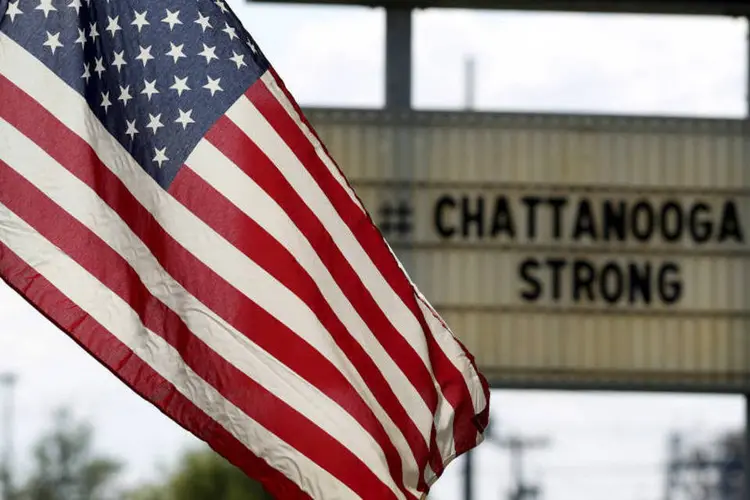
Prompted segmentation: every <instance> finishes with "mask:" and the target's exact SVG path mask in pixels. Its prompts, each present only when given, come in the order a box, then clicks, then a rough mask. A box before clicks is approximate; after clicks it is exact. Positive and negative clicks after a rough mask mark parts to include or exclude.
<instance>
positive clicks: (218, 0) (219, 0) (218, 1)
mask: <svg viewBox="0 0 750 500" xmlns="http://www.w3.org/2000/svg"><path fill="white" fill-rule="evenodd" d="M216 5H217V6H218V7H219V8H220V9H221V11H222V12H225V13H226V11H227V4H225V3H224V2H223V1H222V0H216Z"/></svg>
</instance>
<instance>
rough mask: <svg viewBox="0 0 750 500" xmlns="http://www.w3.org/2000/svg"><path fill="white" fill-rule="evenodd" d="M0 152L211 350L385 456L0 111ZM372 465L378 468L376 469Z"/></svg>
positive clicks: (371, 458) (377, 457)
mask: <svg viewBox="0 0 750 500" xmlns="http://www.w3.org/2000/svg"><path fill="white" fill-rule="evenodd" d="M0 159H2V160H3V161H5V162H6V163H7V164H8V165H10V167H11V168H13V169H14V170H15V171H16V172H18V173H19V174H20V175H22V176H23V177H24V178H25V179H26V180H28V181H29V182H30V183H32V184H33V185H34V186H36V187H37V188H38V189H39V190H41V191H42V192H44V193H45V195H46V196H48V197H49V198H50V199H51V200H52V201H54V202H55V203H56V204H57V205H58V206H60V207H62V208H63V209H64V210H65V211H66V212H68V213H70V214H71V215H72V216H73V217H74V218H75V219H76V220H78V221H79V222H80V223H81V224H83V225H84V226H86V227H88V228H89V229H91V230H92V231H93V232H94V233H95V234H96V235H97V236H99V237H100V238H102V240H104V241H105V242H106V243H107V244H108V245H109V246H110V247H112V249H113V250H115V251H116V252H117V253H118V254H119V255H120V256H122V257H123V258H124V259H125V260H127V261H128V263H129V264H130V265H131V266H132V267H133V269H134V270H135V271H136V272H137V273H138V276H139V277H140V278H141V280H142V281H143V283H144V285H145V286H146V287H147V288H148V290H149V292H150V293H152V294H153V295H154V296H155V297H157V298H158V299H159V300H161V301H162V302H163V303H164V304H165V305H166V306H167V307H169V308H170V309H172V310H173V311H174V312H175V313H177V314H178V315H179V316H180V317H181V318H182V319H183V321H185V323H186V324H187V325H188V327H189V328H190V330H191V331H192V332H194V334H195V336H196V337H198V338H199V339H200V340H202V341H203V342H205V343H206V344H207V345H208V346H209V347H210V348H211V349H213V350H214V351H215V352H216V353H217V354H219V355H220V356H221V357H223V358H224V359H226V360H227V361H228V362H229V363H231V364H232V365H234V366H235V367H237V368H238V369H239V370H240V371H242V372H243V373H245V374H246V375H247V376H248V377H250V378H252V379H253V380H255V381H257V382H258V383H259V384H260V385H262V386H263V387H265V388H266V389H267V390H269V391H270V392H272V393H273V394H275V395H276V396H277V397H278V398H279V399H281V400H282V401H284V402H285V403H286V404H288V405H289V406H290V407H292V408H294V409H295V410H296V411H298V412H299V413H301V414H302V415H304V416H305V417H306V418H308V419H309V420H310V421H312V422H313V423H315V424H316V425H317V426H319V427H321V428H322V429H323V430H324V431H325V432H327V433H328V434H330V435H331V436H332V437H334V438H335V439H337V440H338V441H339V442H340V443H342V446H344V447H346V448H348V449H350V450H351V451H352V452H353V453H354V454H355V455H357V456H359V457H360V458H361V459H362V460H363V462H364V463H365V464H368V465H369V466H370V467H371V468H373V469H374V467H375V465H376V464H382V463H384V461H385V459H384V456H383V454H382V451H381V450H380V447H379V446H378V444H377V443H376V442H375V441H374V440H373V439H372V437H371V436H370V435H369V434H367V433H366V431H365V430H364V429H363V428H362V427H361V425H360V424H359V423H358V422H357V421H356V420H355V419H354V418H353V417H352V416H351V415H350V414H349V413H347V412H345V411H344V410H343V409H342V408H341V407H339V406H338V405H337V404H336V403H335V402H334V401H332V400H330V399H329V398H328V397H327V396H326V395H325V394H323V393H321V392H320V391H319V390H318V389H316V388H315V387H313V386H312V385H310V384H309V383H308V382H306V381H305V380H304V379H302V378H301V377H300V376H299V375H297V374H296V373H295V372H294V371H292V370H290V369H289V368H287V367H286V366H285V365H284V364H282V363H280V362H278V361H277V360H276V359H275V358H273V357H272V356H271V355H269V354H268V353H267V352H266V351H264V350H263V349H261V348H260V347H259V346H257V345H256V344H255V343H253V342H252V341H251V340H249V339H248V338H247V337H245V336H244V335H242V334H241V333H240V332H238V331H236V330H235V329H234V328H232V327H231V326H230V325H229V324H227V323H226V322H224V321H223V320H222V319H221V318H219V317H218V316H217V315H216V314H215V313H213V312H212V311H211V310H210V309H209V308H208V307H206V306H205V305H204V304H202V303H201V302H199V301H198V300H197V299H196V298H195V297H193V296H191V295H190V294H189V293H188V292H187V291H186V290H185V289H184V288H182V287H181V286H180V285H179V284H178V283H177V282H176V281H175V280H174V279H172V278H171V276H169V274H168V273H167V272H166V271H165V270H164V269H163V268H162V267H161V266H160V265H159V263H158V261H157V260H156V258H155V257H154V256H153V255H152V254H151V252H150V251H149V250H148V248H147V247H146V246H145V245H144V244H143V242H142V241H141V240H139V239H138V237H137V236H136V235H135V234H133V233H132V231H131V230H130V229H129V227H128V226H127V225H126V224H125V223H124V222H123V221H122V220H121V219H120V218H119V216H118V215H117V214H116V213H115V212H114V211H113V210H112V209H111V208H110V207H109V206H108V205H106V204H105V203H104V202H103V201H102V200H101V199H100V198H99V197H98V196H97V194H96V193H95V192H94V191H93V190H92V189H91V188H89V187H88V186H87V185H86V184H84V183H83V182H82V181H81V180H79V179H78V178H77V177H75V176H74V175H73V174H71V173H70V172H69V171H68V170H66V169H65V168H64V167H62V166H61V165H60V164H58V163H57V162H56V161H55V160H54V159H53V158H51V157H50V156H49V155H47V153H46V152H44V151H43V150H41V149H39V147H38V146H36V144H34V143H33V142H32V141H31V140H29V139H28V138H27V137H25V136H24V135H23V134H21V133H20V132H18V131H17V130H16V129H15V128H13V127H12V126H11V125H10V124H8V123H7V122H6V121H5V120H3V119H2V118H0ZM384 467H385V466H383V467H380V469H384ZM374 472H375V473H376V475H378V474H377V470H376V469H374ZM383 474H385V473H383ZM384 482H386V481H385V480H384ZM415 484H416V483H415ZM394 487H395V485H394Z"/></svg>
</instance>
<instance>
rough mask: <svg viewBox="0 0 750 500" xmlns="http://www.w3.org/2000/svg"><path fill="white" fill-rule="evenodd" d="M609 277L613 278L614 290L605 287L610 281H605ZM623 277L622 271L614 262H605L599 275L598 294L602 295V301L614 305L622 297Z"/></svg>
mask: <svg viewBox="0 0 750 500" xmlns="http://www.w3.org/2000/svg"><path fill="white" fill-rule="evenodd" d="M609 276H612V277H613V278H614V290H610V289H609V287H608V286H607V285H608V283H609V282H610V281H611V280H609V279H607V278H608V277H609ZM622 281H623V277H622V271H621V270H620V267H619V266H618V265H617V263H616V262H607V263H606V264H605V265H604V267H603V268H602V271H601V273H599V293H601V294H602V297H604V300H606V301H607V302H609V303H610V304H614V303H615V302H617V301H618V300H620V297H622V289H623V283H622Z"/></svg>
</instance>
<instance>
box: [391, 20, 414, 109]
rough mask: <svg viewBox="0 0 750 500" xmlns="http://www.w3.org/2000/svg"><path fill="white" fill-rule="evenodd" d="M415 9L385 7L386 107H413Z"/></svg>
mask: <svg viewBox="0 0 750 500" xmlns="http://www.w3.org/2000/svg"><path fill="white" fill-rule="evenodd" d="M411 31H412V9H410V8H390V7H389V8H386V9H385V107H386V109H390V110H399V111H402V110H409V109H411V105H412V103H411V74H412V62H411V59H412V34H411Z"/></svg>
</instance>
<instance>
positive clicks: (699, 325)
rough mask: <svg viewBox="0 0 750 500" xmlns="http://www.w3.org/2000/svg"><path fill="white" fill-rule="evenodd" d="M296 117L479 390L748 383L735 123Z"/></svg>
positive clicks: (747, 202) (743, 148)
mask: <svg viewBox="0 0 750 500" xmlns="http://www.w3.org/2000/svg"><path fill="white" fill-rule="evenodd" d="M308 116H309V117H310V118H311V120H312V122H313V124H314V126H315V127H316V129H317V130H318V132H319V134H320V135H321V138H322V139H323V141H324V142H325V143H326V144H327V146H328V148H329V150H330V151H331V154H332V155H333V157H334V158H335V159H336V160H337V162H338V163H339V164H340V165H341V166H342V168H343V169H344V171H345V173H346V174H347V176H348V177H349V179H350V180H351V182H352V185H353V187H354V188H355V190H356V192H357V193H358V195H359V196H360V197H361V198H362V200H363V202H364V204H365V206H366V207H367V208H368V210H369V211H370V213H371V215H372V216H373V218H374V220H375V221H376V222H377V223H378V224H379V226H380V227H381V230H382V231H383V232H384V234H386V236H387V238H388V240H389V242H390V243H391V245H392V246H393V247H394V249H395V250H396V251H397V253H398V255H399V257H400V258H401V259H402V260H403V262H404V265H405V266H406V268H407V271H409V273H410V275H411V276H412V278H413V279H414V280H415V282H416V283H417V284H418V285H419V286H420V288H421V289H422V291H423V292H424V293H425V295H426V296H427V297H428V299H429V300H430V301H431V302H432V303H433V305H434V306H435V307H436V308H437V309H438V310H439V311H440V313H441V314H442V315H444V317H445V318H446V320H447V321H448V324H449V325H450V326H451V327H452V329H453V330H454V332H455V334H456V335H457V336H458V337H459V338H460V339H461V340H462V341H464V342H465V343H466V345H467V347H468V348H469V350H470V351H471V352H473V353H475V355H476V356H477V361H478V363H479V364H480V366H481V368H482V369H483V371H484V372H485V373H486V374H487V375H488V377H489V378H490V379H491V380H492V381H493V383H495V384H496V385H498V386H524V387H529V386H536V387H548V388H559V387H571V388H572V387H583V386H586V387H595V388H602V389H618V388H634V389H648V388H653V389H659V390H666V389H670V388H674V389H680V390H710V391H734V390H750V249H749V248H748V241H750V170H748V169H747V164H748V160H750V156H748V155H750V149H748V147H750V136H748V135H747V134H746V130H745V128H746V124H745V123H743V122H741V121H721V120H678V119H656V118H654V119H647V118H624V117H586V116H578V117H576V116H553V115H548V116H544V115H501V114H496V115H495V114H474V113H439V112H412V113H406V114H399V113H393V114H392V113H389V112H384V111H354V110H352V111H345V110H340V111H336V110H327V111H326V110H309V111H308Z"/></svg>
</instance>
